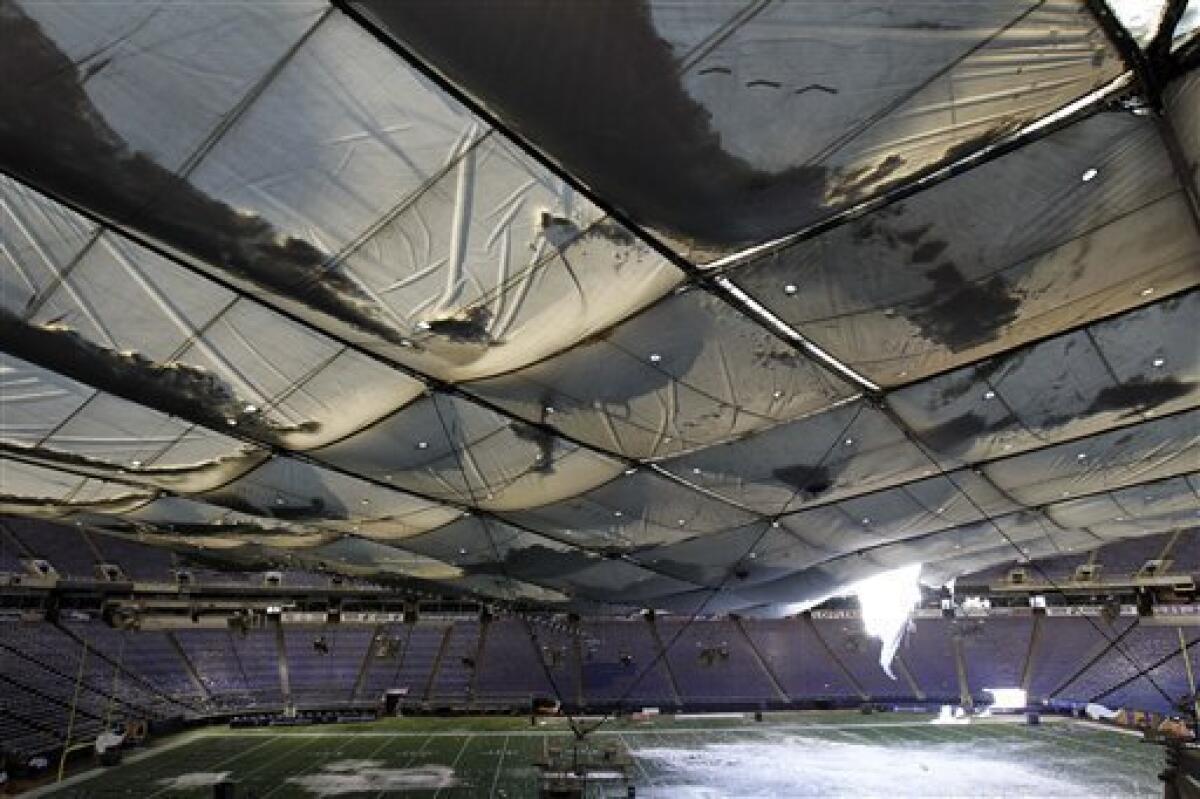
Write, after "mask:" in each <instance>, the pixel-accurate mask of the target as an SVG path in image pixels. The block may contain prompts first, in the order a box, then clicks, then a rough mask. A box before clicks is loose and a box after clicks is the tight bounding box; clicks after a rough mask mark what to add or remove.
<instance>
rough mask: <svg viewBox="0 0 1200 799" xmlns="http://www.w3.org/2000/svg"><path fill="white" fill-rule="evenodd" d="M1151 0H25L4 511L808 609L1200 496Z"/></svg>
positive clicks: (6, 117)
mask: <svg viewBox="0 0 1200 799" xmlns="http://www.w3.org/2000/svg"><path fill="white" fill-rule="evenodd" d="M1116 10H1117V11H1118V12H1119V16H1116V15H1114V14H1113V13H1112V12H1111V11H1110V10H1109V8H1108V7H1107V6H1105V5H1104V4H1103V3H1100V2H1075V1H1073V0H1046V1H1045V2H1029V1H1027V0H1022V1H1021V2H1013V1H1008V0H989V1H988V2H982V1H979V2H965V1H964V2H954V3H944V2H938V3H934V2H904V3H886V4H885V3H874V2H856V1H855V2H851V1H849V0H831V1H830V2H785V0H775V1H774V2H770V0H722V1H720V2H716V1H714V2H703V3H692V2H680V1H679V0H642V2H611V3H601V2H590V3H562V2H554V1H553V0H521V1H520V2H512V3H498V2H490V0H459V1H457V2H447V0H428V1H426V0H422V1H421V2H407V3H390V2H386V1H385V0H341V1H339V2H334V3H333V4H332V5H330V4H329V3H326V2H321V1H320V0H289V1H288V2H279V3H269V2H268V3H250V2H247V3H183V4H181V3H169V2H127V3H120V2H118V3H85V2H26V1H23V0H0V74H2V75H4V76H5V79H4V80H3V81H0V171H2V175H0V266H2V273H0V274H2V280H3V284H2V286H3V289H2V296H0V300H2V301H0V330H2V334H0V343H2V349H3V353H2V355H0V357H2V363H0V381H2V382H0V386H2V387H3V395H2V398H0V399H2V404H0V411H2V416H0V431H2V433H0V440H2V444H0V446H2V452H0V455H2V457H3V461H2V468H0V495H2V497H0V511H3V512H7V513H14V514H20V515H27V516H40V517H47V518H54V519H68V520H73V521H77V522H79V523H81V524H84V525H88V526H90V527H93V528H97V529H104V530H110V531H115V532H119V533H125V534H129V535H132V536H137V537H139V538H141V539H142V540H147V541H152V542H155V543H160V544H162V545H164V546H172V547H177V548H183V549H190V548H195V549H204V550H205V551H209V552H213V551H221V552H225V553H226V554H228V555H229V556H230V557H235V558H243V559H251V560H252V559H272V558H274V559H278V558H280V557H282V556H284V555H286V556H287V557H289V558H290V559H291V560H293V561H294V562H298V563H307V564H315V563H320V564H325V565H326V566H327V567H329V568H332V569H336V570H341V571H344V572H346V573H348V574H362V575H374V576H377V577H384V578H386V577H391V578H396V579H400V580H404V581H413V583H414V584H416V585H423V586H429V587H431V588H432V589H434V590H447V591H454V592H458V591H461V592H466V593H469V594H474V595H478V596H483V597H490V598H495V599H499V600H506V599H515V600H525V601H531V602H537V603H542V602H544V603H547V604H550V605H556V606H561V607H571V608H581V609H596V608H623V607H636V606H651V607H656V608H663V609H671V610H677V611H696V610H699V609H704V610H710V611H746V612H764V613H769V612H777V611H780V610H784V609H786V608H788V607H791V606H792V605H793V603H798V602H803V601H806V600H811V599H814V598H817V597H821V596H824V595H826V594H828V593H829V592H830V591H832V590H835V589H836V588H837V587H838V586H840V585H844V584H845V583H847V582H849V581H852V580H855V579H859V578H862V577H864V576H868V575H870V574H873V573H876V572H879V571H882V570H885V569H889V568H892V567H894V566H898V565H902V564H906V563H911V562H920V563H922V564H924V571H923V574H924V578H925V579H926V580H928V581H930V582H931V583H933V584H937V583H939V582H941V581H943V580H946V579H948V578H951V577H953V576H955V575H957V574H961V573H964V572H966V571H970V570H972V569H977V568H980V567H983V566H986V565H989V564H992V563H996V562H1000V561H1006V560H1010V559H1012V557H1013V555H1014V553H1015V552H1016V551H1018V550H1019V551H1020V553H1021V554H1022V555H1023V556H1029V557H1038V556H1043V555H1049V554H1054V553H1059V552H1063V551H1070V550H1074V551H1079V550H1081V549H1088V548H1094V547H1096V546H1099V545H1100V544H1102V543H1104V542H1106V541H1110V540H1113V539H1116V538H1121V537H1126V536H1135V535H1144V534H1151V533H1156V532H1161V531H1163V530H1169V529H1176V528H1180V527H1190V526H1195V525H1196V524H1197V521H1198V519H1197V515H1198V514H1200V460H1198V459H1197V452H1198V451H1200V415H1198V414H1197V410H1196V408H1197V405H1198V403H1200V389H1198V384H1197V380H1198V373H1200V345H1198V341H1197V335H1198V334H1197V331H1198V330H1200V292H1198V291H1197V284H1198V283H1200V225H1198V219H1200V215H1198V213H1200V203H1198V196H1200V195H1198V191H1197V185H1196V175H1197V168H1198V167H1197V164H1198V161H1200V73H1197V72H1195V71H1191V72H1189V71H1188V70H1189V68H1190V67H1192V66H1193V65H1194V64H1195V63H1196V62H1197V60H1198V59H1197V49H1198V48H1197V42H1196V40H1195V38H1194V37H1193V36H1191V35H1190V34H1189V33H1188V32H1187V31H1188V30H1190V28H1191V27H1193V26H1194V23H1195V20H1194V17H1195V16H1196V13H1195V10H1194V9H1193V10H1192V11H1189V12H1187V13H1185V8H1184V4H1183V3H1182V2H1176V1H1175V0H1170V1H1169V2H1166V3H1156V2H1149V3H1128V2H1126V3H1121V4H1119V7H1118V8H1116ZM1160 13H1161V14H1162V15H1163V17H1164V18H1163V19H1162V20H1160ZM1125 25H1128V27H1125Z"/></svg>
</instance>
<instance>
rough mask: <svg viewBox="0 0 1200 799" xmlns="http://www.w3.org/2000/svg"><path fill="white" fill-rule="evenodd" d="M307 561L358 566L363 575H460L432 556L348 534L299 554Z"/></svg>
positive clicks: (427, 576)
mask: <svg viewBox="0 0 1200 799" xmlns="http://www.w3.org/2000/svg"><path fill="white" fill-rule="evenodd" d="M296 554H297V556H298V557H303V559H304V561H305V562H309V563H311V562H313V561H314V560H315V561H317V562H318V563H322V564H328V565H331V566H332V565H334V564H337V565H339V566H342V567H358V568H359V569H361V572H360V573H362V574H365V575H372V576H387V575H392V576H403V577H418V578H422V579H427V580H441V579H450V578H454V577H457V576H459V575H460V574H461V572H460V570H458V569H456V568H455V567H453V566H449V565H447V564H445V563H442V562H440V561H437V560H433V559H432V558H427V557H425V556H423V555H418V554H416V553H414V552H407V551H405V550H402V549H397V548H396V547H392V546H388V545H386V544H380V543H377V542H375V541H367V540H364V539H361V538H353V537H351V536H345V537H343V538H339V539H338V540H336V541H333V542H331V543H328V544H322V545H321V546H319V547H316V548H314V549H311V550H308V551H305V552H303V553H300V552H298V553H296Z"/></svg>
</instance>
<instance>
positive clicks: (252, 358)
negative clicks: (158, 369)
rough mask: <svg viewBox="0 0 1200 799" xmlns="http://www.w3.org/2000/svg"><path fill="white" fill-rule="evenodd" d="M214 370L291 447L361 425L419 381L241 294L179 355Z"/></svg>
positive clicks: (402, 400) (417, 389)
mask: <svg viewBox="0 0 1200 799" xmlns="http://www.w3.org/2000/svg"><path fill="white" fill-rule="evenodd" d="M177 360H178V361H180V362H183V363H188V364H195V365H197V366H200V367H201V368H203V369H206V370H208V371H211V372H213V373H214V374H217V375H220V376H221V377H222V378H223V379H224V380H225V381H226V382H228V383H229V384H230V385H232V386H235V387H237V388H239V389H240V391H239V392H238V396H239V398H240V399H244V400H245V401H246V406H247V407H253V408H255V409H256V412H258V413H261V414H263V415H264V416H265V417H266V419H268V420H270V422H271V424H272V426H273V427H276V428H277V430H278V432H279V435H280V437H281V438H282V440H283V441H285V442H286V443H287V444H288V445H289V446H292V447H295V448H298V449H306V448H309V447H314V446H319V445H321V444H323V443H326V442H329V441H336V440H338V439H340V438H343V437H344V436H346V435H349V434H351V433H355V432H358V431H359V430H361V429H363V428H364V427H367V426H368V425H370V424H371V423H373V422H375V421H376V420H377V419H379V418H380V417H382V416H384V415H385V414H387V413H390V412H392V411H394V410H396V409H397V408H399V407H401V406H403V405H405V404H407V403H408V402H409V401H411V400H413V399H415V398H416V397H417V396H418V395H419V394H420V393H421V392H422V391H424V385H423V384H422V383H421V382H420V381H418V380H415V379H413V378H410V377H407V376H405V375H403V374H400V373H399V372H397V371H395V370H394V369H388V368H386V367H384V366H382V365H381V364H378V363H376V362H373V361H369V360H367V359H366V358H364V357H362V356H359V355H355V354H353V353H351V352H349V351H347V350H346V349H345V347H343V346H341V345H339V344H337V343H335V342H334V341H333V340H331V339H328V338H326V337H324V336H321V335H319V334H316V333H313V332H312V331H310V330H308V329H307V328H304V327H302V326H300V325H299V324H297V323H295V322H291V321H288V320H286V319H284V318H282V317H280V316H279V315H278V314H276V313H274V312H272V311H269V310H267V309H265V308H263V307H262V306H259V305H256V304H253V303H251V302H248V301H241V302H238V303H236V304H235V305H233V306H232V307H231V308H229V309H228V310H227V311H226V312H225V313H223V314H222V315H221V316H220V318H219V319H216V320H214V321H213V322H212V323H211V324H210V325H209V326H208V328H207V329H206V330H205V331H204V333H203V335H202V336H201V337H200V338H199V339H198V340H197V341H196V342H195V343H194V344H192V346H191V347H190V348H189V349H188V350H187V351H185V352H183V353H182V354H181V355H179V356H178V358H177Z"/></svg>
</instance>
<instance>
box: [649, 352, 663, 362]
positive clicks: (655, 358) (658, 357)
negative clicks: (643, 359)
mask: <svg viewBox="0 0 1200 799" xmlns="http://www.w3.org/2000/svg"><path fill="white" fill-rule="evenodd" d="M661 360H662V356H661V355H659V354H658V353H657V352H652V353H650V363H658V362H659V361H661Z"/></svg>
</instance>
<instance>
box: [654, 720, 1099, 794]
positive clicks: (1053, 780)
mask: <svg viewBox="0 0 1200 799" xmlns="http://www.w3.org/2000/svg"><path fill="white" fill-rule="evenodd" d="M1024 748H1025V747H1022V746H1020V745H1009V746H1006V747H1002V748H1001V747H992V746H989V747H987V748H984V747H972V746H967V745H963V744H934V743H929V744H921V743H916V742H913V743H898V744H893V745H889V746H876V745H873V744H867V743H864V744H851V743H835V742H830V741H828V740H822V739H818V738H808V737H799V736H796V737H793V736H787V737H781V738H779V739H777V740H773V741H761V742H754V743H710V744H705V745H703V746H699V747H694V746H693V747H687V748H674V747H652V748H642V747H637V748H636V749H635V752H636V754H637V757H638V758H639V759H640V760H643V761H649V762H653V763H654V765H655V766H656V767H657V768H658V769H660V770H661V771H662V772H665V773H668V774H670V775H671V779H670V782H671V785H670V787H669V788H666V787H664V788H660V789H654V788H651V789H649V790H647V791H645V793H643V792H642V791H639V792H638V795H639V796H642V795H645V796H655V797H667V796H671V797H687V799H716V798H717V797H721V798H722V799H725V797H730V798H731V799H733V798H734V797H736V798H737V799H759V798H760V797H761V798H762V799H767V797H780V796H822V797H834V796H836V797H851V796H853V797H875V796H879V797H888V799H903V798H904V797H922V799H926V798H927V797H1001V796H1003V797H1033V796H1036V797H1092V796H1095V795H1096V789H1095V786H1091V787H1089V786H1087V785H1085V784H1082V783H1076V782H1072V781H1070V780H1069V779H1067V778H1065V777H1064V776H1062V775H1061V774H1056V773H1051V772H1049V771H1039V770H1036V769H1034V768H1031V767H1030V766H1028V765H1026V762H1023V757H1022V749H1024ZM1006 755H1007V756H1006ZM1027 759H1028V758H1024V760H1027Z"/></svg>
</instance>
